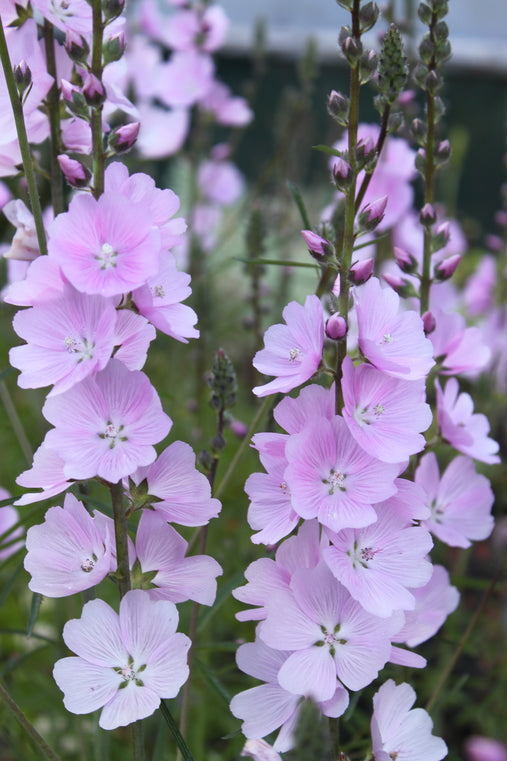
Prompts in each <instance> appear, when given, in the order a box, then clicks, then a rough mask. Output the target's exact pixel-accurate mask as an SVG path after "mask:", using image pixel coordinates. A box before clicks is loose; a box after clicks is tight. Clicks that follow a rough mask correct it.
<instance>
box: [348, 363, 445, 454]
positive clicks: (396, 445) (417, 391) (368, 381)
mask: <svg viewBox="0 0 507 761" xmlns="http://www.w3.org/2000/svg"><path fill="white" fill-rule="evenodd" d="M342 390H343V400H344V409H343V419H344V420H345V422H346V424H347V427H348V429H349V431H350V433H351V434H352V436H353V437H354V439H355V440H356V441H357V443H358V444H360V445H361V446H362V448H363V449H364V450H366V451H367V452H368V453H369V454H371V455H373V456H374V457H377V458H378V459H379V460H382V461H383V462H402V461H403V460H405V459H406V458H407V457H409V456H410V455H412V454H416V452H420V451H421V450H422V449H424V446H425V439H424V436H422V435H421V431H425V430H426V429H427V428H428V427H429V426H430V425H431V421H432V414H431V409H430V406H429V405H428V404H426V402H425V399H426V392H425V383H424V380H423V379H422V378H421V379H420V380H417V381H404V380H401V379H399V378H392V377H390V376H389V375H386V374H384V373H382V372H380V370H377V369H376V368H375V367H372V366H371V365H365V364H363V365H359V366H357V367H354V364H353V362H352V360H351V359H350V357H345V360H344V362H343V376H342Z"/></svg>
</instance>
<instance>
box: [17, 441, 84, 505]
mask: <svg viewBox="0 0 507 761" xmlns="http://www.w3.org/2000/svg"><path fill="white" fill-rule="evenodd" d="M64 466H65V463H64V461H63V460H62V458H61V457H60V456H59V455H57V454H56V452H54V451H53V450H52V449H48V447H47V446H45V444H44V443H42V444H41V445H40V447H39V448H38V449H37V451H36V452H35V454H34V456H33V464H32V467H31V468H30V469H29V470H24V471H23V473H20V474H19V476H18V477H17V478H16V483H17V484H19V485H20V486H24V487H25V488H26V489H42V491H41V492H29V493H28V494H23V496H22V497H20V498H19V499H18V500H16V502H15V503H14V504H15V505H30V504H31V503H32V502H42V500H45V499H49V497H54V496H55V494H60V492H62V491H65V490H66V489H68V488H69V486H70V485H71V482H70V481H69V480H68V478H67V477H66V476H65V474H64V472H63V469H64Z"/></svg>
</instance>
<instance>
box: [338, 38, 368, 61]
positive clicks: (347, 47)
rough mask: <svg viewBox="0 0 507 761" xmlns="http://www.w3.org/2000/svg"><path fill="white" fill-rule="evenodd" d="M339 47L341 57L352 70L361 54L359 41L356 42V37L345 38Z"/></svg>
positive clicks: (361, 47) (361, 46)
mask: <svg viewBox="0 0 507 761" xmlns="http://www.w3.org/2000/svg"><path fill="white" fill-rule="evenodd" d="M341 47H342V51H343V55H344V56H345V58H346V59H347V61H348V62H349V63H350V65H351V66H352V68H355V67H356V66H357V64H358V63H359V59H360V58H361V56H362V54H363V44H362V42H361V40H358V39H357V37H345V39H344V40H343V43H342V46H341Z"/></svg>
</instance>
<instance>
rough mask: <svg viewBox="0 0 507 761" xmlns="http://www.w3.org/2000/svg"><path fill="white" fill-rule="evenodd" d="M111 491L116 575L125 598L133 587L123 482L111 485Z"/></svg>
mask: <svg viewBox="0 0 507 761" xmlns="http://www.w3.org/2000/svg"><path fill="white" fill-rule="evenodd" d="M109 491H110V492H111V502H112V505H113V517H114V535H115V540H116V560H117V563H118V570H117V571H116V575H117V578H118V586H119V589H120V597H123V596H124V595H125V594H126V593H127V592H128V591H129V590H130V588H131V586H130V567H129V553H128V542H127V539H128V530H127V514H126V511H125V503H124V501H123V487H122V483H121V481H118V483H117V484H110V485H109Z"/></svg>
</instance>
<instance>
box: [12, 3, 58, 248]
mask: <svg viewBox="0 0 507 761" xmlns="http://www.w3.org/2000/svg"><path fill="white" fill-rule="evenodd" d="M0 60H1V62H2V67H3V70H4V74H5V82H6V84H7V91H8V93H9V98H10V101H11V106H12V113H13V116H14V122H15V124H16V132H17V134H18V141H19V149H20V151H21V159H22V162H23V169H24V172H25V176H26V182H27V185H28V197H29V199H30V206H31V210H32V214H33V218H34V221H35V231H36V233H37V242H38V244H39V251H40V253H41V254H47V252H48V251H47V246H46V232H45V230H44V222H43V221H42V208H41V203H40V198H39V191H38V190H37V183H36V181H35V171H34V167H33V162H32V153H31V151H30V145H29V143H28V136H27V134H26V125H25V118H24V116H23V107H22V105H21V98H20V96H19V93H18V89H17V87H16V82H15V81H14V73H13V71H12V65H11V59H10V56H9V49H8V47H7V40H6V38H5V31H4V27H3V23H2V18H1V17H0Z"/></svg>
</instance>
